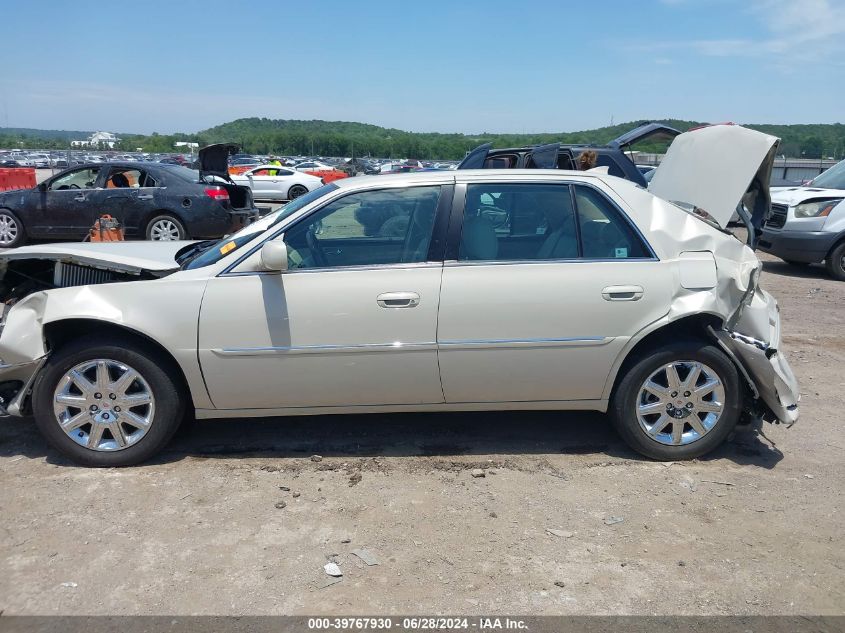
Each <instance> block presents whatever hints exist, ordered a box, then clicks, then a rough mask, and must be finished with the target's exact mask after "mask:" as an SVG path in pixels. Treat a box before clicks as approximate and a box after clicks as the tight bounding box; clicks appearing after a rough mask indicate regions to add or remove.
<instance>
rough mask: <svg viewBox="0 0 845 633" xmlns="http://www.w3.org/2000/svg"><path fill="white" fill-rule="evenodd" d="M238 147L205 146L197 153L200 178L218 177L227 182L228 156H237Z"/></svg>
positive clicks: (224, 144) (220, 144)
mask: <svg viewBox="0 0 845 633" xmlns="http://www.w3.org/2000/svg"><path fill="white" fill-rule="evenodd" d="M240 149H241V148H240V146H238V145H236V144H234V143H216V144H214V145H206V146H205V147H203V148H202V149H201V150H200V151H199V152H198V156H199V172H200V178H203V177H204V176H219V177H221V178H225V179H226V180H229V156H231V155H233V154H237V153H238V152H239V151H240Z"/></svg>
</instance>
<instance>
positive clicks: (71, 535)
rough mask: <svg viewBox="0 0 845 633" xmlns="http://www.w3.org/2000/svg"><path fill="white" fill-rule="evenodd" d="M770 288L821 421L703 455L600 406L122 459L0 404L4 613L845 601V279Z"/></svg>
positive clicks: (748, 610)
mask: <svg viewBox="0 0 845 633" xmlns="http://www.w3.org/2000/svg"><path fill="white" fill-rule="evenodd" d="M763 283H764V285H765V286H766V287H767V288H768V289H769V290H770V291H772V292H773V293H774V294H775V295H776V296H777V298H778V299H779V300H780V302H781V307H782V310H783V316H784V319H785V323H784V332H785V337H786V339H785V345H786V348H787V351H788V355H789V358H790V361H791V362H792V364H793V367H794V368H795V370H796V372H797V374H798V377H799V379H800V381H801V384H802V392H803V400H802V404H801V406H802V419H801V422H800V423H799V425H797V426H796V427H794V428H792V429H786V428H784V427H773V426H769V425H767V426H765V427H764V428H763V429H762V431H763V433H765V435H763V434H758V433H756V432H753V431H748V432H744V433H742V434H739V435H738V436H737V437H736V439H735V440H734V441H733V442H732V443H730V444H728V445H726V446H725V447H723V448H722V449H721V450H719V451H718V452H717V453H716V454H715V455H712V456H709V457H708V458H706V459H702V460H698V461H693V462H688V463H683V464H680V463H674V464H659V463H654V462H650V461H646V460H643V459H640V458H638V457H637V456H636V455H635V454H633V453H632V452H631V451H629V450H628V449H627V448H625V446H624V445H622V444H621V442H620V441H619V440H618V439H617V438H616V436H615V435H614V434H613V432H612V430H611V429H610V427H609V425H608V423H607V421H606V420H605V419H604V417H603V416H601V415H598V414H592V413H589V414H586V413H574V414H567V415H560V414H553V413H509V414H455V415H382V416H359V417H346V418H340V417H337V418H333V417H319V418H298V419H268V420H257V421H250V420H231V421H228V420H226V421H214V422H203V423H199V424H198V425H197V426H196V427H195V428H194V430H193V431H192V433H191V434H190V435H186V436H183V437H180V438H179V439H178V440H177V441H176V442H175V443H174V444H173V445H172V446H171V447H170V448H169V450H167V452H166V453H165V454H164V455H163V456H162V457H161V459H160V460H159V461H158V462H156V463H154V464H151V465H147V466H143V467H139V468H130V469H122V470H87V469H83V468H76V467H73V466H70V465H68V464H67V463H66V462H65V461H64V460H62V459H61V458H60V457H58V456H57V455H56V454H55V453H54V452H52V451H51V450H50V449H48V448H47V446H46V445H45V444H44V442H43V441H42V440H41V438H40V437H39V436H38V435H37V434H36V432H35V430H34V428H32V427H31V423H30V421H28V420H4V421H0V472H2V488H0V528H1V529H2V532H0V611H3V610H5V613H6V614H7V615H8V614H141V613H152V614H164V613H167V614H289V613H338V612H343V613H385V614H386V613H398V614H403V613H432V612H438V613H444V614H453V613H466V614H493V613H521V614H574V613H577V614H593V613H602V614H623V613H624V614H722V613H738V614H841V613H843V612H845V571H844V570H843V568H845V548H843V545H845V543H843V534H845V530H843V528H842V522H843V514H842V511H843V492H842V491H843V490H845V469H843V468H842V463H843V457H845V437H843V436H842V435H841V434H840V431H841V428H842V424H843V410H845V373H843V366H845V284H843V283H838V282H834V281H832V280H830V279H828V278H827V277H826V275H825V273H824V271H823V270H822V269H821V268H817V267H813V268H811V269H803V270H802V269H797V268H792V267H789V266H787V265H785V264H782V263H778V262H774V261H768V262H767V263H766V266H765V273H764V276H763ZM315 454H319V455H321V456H322V459H321V460H320V461H313V460H312V459H311V458H310V457H311V455H315ZM477 468H480V469H484V471H485V476H484V477H474V476H473V475H472V470H473V469H477ZM281 487H285V488H289V490H286V489H282V488H281ZM282 501H283V502H285V504H286V506H285V507H283V508H277V507H276V505H277V504H278V505H281V504H279V503H278V502H282ZM619 518H621V519H623V520H622V521H621V522H615V523H614V521H616V520H617V519H619ZM609 524H610V525H609ZM548 530H556V532H550V531H548ZM347 541H348V542H347ZM358 548H365V549H366V550H369V552H371V553H372V554H373V555H374V556H375V557H377V559H378V562H379V564H378V565H374V566H367V565H365V564H364V563H363V562H362V561H361V560H360V559H359V558H358V557H356V556H355V555H353V554H352V553H351V552H352V550H356V549H358ZM329 557H333V558H334V560H335V561H336V562H337V563H338V564H339V565H340V567H341V568H342V570H343V573H344V576H343V579H342V581H341V582H338V583H337V584H333V585H331V586H324V585H325V584H326V581H327V580H328V579H329V577H328V576H326V574H325V573H324V572H323V565H324V564H325V563H326V562H327V560H328V558H329Z"/></svg>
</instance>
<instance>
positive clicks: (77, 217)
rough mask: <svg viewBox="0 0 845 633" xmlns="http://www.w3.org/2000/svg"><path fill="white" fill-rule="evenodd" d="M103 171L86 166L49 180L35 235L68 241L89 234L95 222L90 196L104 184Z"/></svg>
mask: <svg viewBox="0 0 845 633" xmlns="http://www.w3.org/2000/svg"><path fill="white" fill-rule="evenodd" d="M101 171H102V170H101V168H100V167H99V166H88V167H82V168H80V169H74V170H71V171H68V172H66V173H64V174H60V175H59V176H57V177H56V178H53V179H51V180H48V181H47V182H46V183H45V188H44V190H43V191H40V192H39V200H38V208H37V213H35V217H34V223H33V228H34V229H35V232H36V233H38V234H45V235H49V236H51V237H68V238H78V237H82V236H84V235H85V234H86V233H88V230H89V229H90V228H91V226H92V225H93V224H94V220H95V210H94V206H93V205H92V204H91V201H89V197H90V196H91V195H92V194H93V193H95V192H96V191H97V188H98V186H99V185H100V178H101V175H102V174H101V173H100V172H101Z"/></svg>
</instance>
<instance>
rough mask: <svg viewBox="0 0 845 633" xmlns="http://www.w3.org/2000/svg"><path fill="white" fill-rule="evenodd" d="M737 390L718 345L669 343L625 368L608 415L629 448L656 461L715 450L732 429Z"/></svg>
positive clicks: (733, 371)
mask: <svg viewBox="0 0 845 633" xmlns="http://www.w3.org/2000/svg"><path fill="white" fill-rule="evenodd" d="M740 389H741V384H740V381H739V374H738V372H737V370H736V367H735V366H734V364H733V363H732V362H731V360H730V359H729V358H728V357H727V356H725V354H724V353H723V352H722V351H721V350H720V349H719V348H717V347H715V346H713V345H710V344H708V343H705V342H700V341H699V342H696V341H689V342H678V343H672V344H669V345H666V346H664V347H661V348H659V349H657V350H655V351H652V352H650V353H649V354H648V355H646V356H644V357H643V358H641V359H640V360H638V361H636V362H635V363H634V365H633V366H631V367H630V368H629V369H628V371H627V373H626V374H625V376H623V377H622V380H621V382H620V383H619V385H618V387H617V389H616V392H615V393H614V396H613V400H612V403H611V415H612V418H613V422H614V426H615V427H616V429H617V431H618V432H619V434H620V436H621V437H622V439H624V440H625V442H626V443H627V444H628V445H629V446H630V447H631V448H633V449H634V450H635V451H637V452H639V453H642V454H643V455H645V456H647V457H651V458H653V459H659V460H680V459H691V458H693V457H698V456H700V455H703V454H705V453H707V452H709V451H711V450H713V449H714V448H716V447H717V446H718V445H719V444H721V443H722V442H723V441H724V440H725V439H726V438H727V437H728V435H729V434H730V433H731V431H732V430H733V429H734V427H735V426H736V424H737V421H738V420H739V416H740V412H741V400H742V398H741V393H740Z"/></svg>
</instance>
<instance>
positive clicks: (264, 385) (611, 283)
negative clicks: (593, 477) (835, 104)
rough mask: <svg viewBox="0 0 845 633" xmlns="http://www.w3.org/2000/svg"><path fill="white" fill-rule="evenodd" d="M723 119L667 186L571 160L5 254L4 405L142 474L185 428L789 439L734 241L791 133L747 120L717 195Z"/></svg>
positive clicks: (651, 447)
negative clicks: (200, 236) (451, 420)
mask: <svg viewBox="0 0 845 633" xmlns="http://www.w3.org/2000/svg"><path fill="white" fill-rule="evenodd" d="M712 129H714V128H704V129H702V130H697V131H695V132H690V133H688V134H689V135H697V136H695V137H693V140H694V141H696V142H693V143H691V144H687V145H684V143H683V142H681V143H680V144H679V145H678V147H679V148H680V149H679V151H677V152H674V153H673V152H672V148H670V152H669V154H668V155H667V157H666V159H665V160H664V162H663V164H662V165H661V167H660V168H659V170H668V171H667V172H666V173H667V177H668V180H667V179H666V178H662V177H661V173H658V174H656V176H655V179H654V180H653V181H652V188H653V190H652V191H646V190H644V189H642V188H640V187H638V186H636V185H634V184H633V183H631V182H629V181H626V180H622V179H618V178H615V177H612V176H607V175H603V174H597V173H587V172H567V171H556V170H550V171H544V170H526V171H522V170H501V171H497V170H490V169H487V170H483V171H458V172H455V171H450V172H424V173H417V174H407V175H398V176H396V177H392V178H390V179H376V178H367V177H361V178H350V179H346V180H343V181H340V182H336V183H332V184H328V185H325V186H323V187H321V188H320V189H317V190H315V191H312V192H309V193H307V194H305V195H303V196H301V197H299V198H297V199H296V200H294V201H293V202H291V203H290V204H288V205H287V206H285V207H283V208H281V209H280V210H278V211H276V212H275V213H273V214H271V215H268V216H266V217H264V218H262V219H261V220H259V221H258V222H256V223H254V224H252V225H250V226H248V227H246V228H245V229H243V230H242V231H240V232H239V233H236V234H234V235H232V236H230V237H228V238H224V239H223V240H220V241H217V242H198V243H192V242H180V243H173V242H166V243H149V242H135V243H93V244H58V245H41V246H28V247H23V248H19V249H14V250H11V251H7V252H6V253H4V254H3V255H2V256H0V273H2V276H3V282H2V283H3V286H2V293H3V297H2V298H3V300H4V303H5V304H6V307H5V311H4V314H3V319H2V328H3V329H2V335H0V359H2V363H3V366H2V368H1V369H0V396H2V398H3V404H4V407H5V409H6V411H7V412H8V413H9V414H11V415H25V414H26V413H27V412H28V411H30V410H31V411H32V412H33V414H34V418H35V422H36V425H37V426H38V428H39V429H40V431H41V432H42V433H43V435H44V436H45V437H46V438H47V439H48V440H49V441H50V443H51V444H53V445H54V446H55V447H56V448H57V449H59V450H60V451H61V452H62V453H64V454H65V455H67V456H68V457H70V458H71V459H72V460H74V461H75V462H78V463H81V464H86V465H90V466H120V465H127V464H134V463H138V462H140V461H143V460H145V459H147V458H149V457H150V456H151V455H153V454H155V453H156V452H157V451H159V450H161V449H162V447H163V446H164V445H165V444H166V443H167V442H168V441H169V440H170V438H171V437H172V436H173V434H174V432H175V431H176V429H177V427H178V426H179V424H180V423H181V422H182V420H183V418H184V417H185V416H186V415H189V414H194V415H195V416H196V417H197V418H220V417H224V418H244V417H256V416H270V415H303V414H325V413H361V412H386V411H393V412H399V411H475V410H503V409H518V410H528V409H554V410H567V409H569V410H571V409H575V410H597V411H607V412H609V413H610V414H611V416H612V419H613V421H614V424H615V426H616V428H617V429H618V431H619V433H620V434H621V436H622V437H623V438H624V439H625V441H626V442H628V443H629V444H630V445H631V446H632V447H633V448H634V449H636V450H637V451H639V452H641V453H643V454H644V455H647V456H649V457H652V458H655V459H664V460H677V459H685V458H691V457H695V456H698V455H701V454H703V453H706V452H707V451H710V450H711V449H713V448H714V447H716V446H717V445H719V444H720V443H721V442H722V441H723V440H724V439H725V438H726V437H727V436H728V434H729V433H730V432H731V431H732V429H733V428H734V426H735V425H736V424H737V422H738V421H739V420H740V418H743V417H745V418H757V419H759V418H763V419H765V420H768V421H782V422H787V423H792V422H794V421H795V420H796V419H797V417H798V410H797V400H798V386H797V384H796V381H795V378H794V376H793V374H792V371H791V370H790V368H789V365H788V364H787V362H786V359H785V358H784V355H783V353H782V351H781V350H780V343H781V333H780V318H779V313H778V307H777V305H776V303H775V301H774V299H773V298H772V297H771V296H770V295H769V294H768V293H767V292H765V291H764V290H762V289H761V288H760V287H759V286H758V284H757V280H758V276H759V272H760V262H759V261H758V260H757V258H756V256H755V255H754V252H753V251H752V249H751V248H749V247H748V246H747V245H746V244H743V243H742V242H740V241H739V240H738V239H736V238H735V237H733V236H732V235H730V234H728V233H727V232H725V231H724V230H723V227H724V225H725V224H726V223H727V221H728V219H729V218H730V216H731V214H732V213H733V210H734V208H735V207H736V205H737V202H738V200H739V198H740V197H742V196H743V195H744V194H745V195H749V194H753V193H754V191H753V188H754V185H753V182H752V181H754V182H756V181H757V180H758V178H757V177H756V176H759V173H758V172H759V171H760V170H761V169H763V170H765V165H766V156H767V155H768V153H769V150H772V151H774V147H775V146H776V144H777V139H775V138H773V137H768V136H766V135H762V134H759V133H757V132H752V131H750V130H745V129H743V128H739V127H736V126H733V127H732V128H731V129H730V130H729V134H730V135H732V137H731V139H728V141H729V142H730V143H731V147H732V148H733V150H732V152H731V153H730V154H731V161H729V162H728V163H726V164H725V165H724V169H725V170H726V172H729V174H728V175H726V176H725V178H724V179H723V181H722V182H724V183H725V186H724V187H721V188H720V190H719V191H718V192H715V193H714V192H713V191H712V188H710V187H706V186H704V187H702V186H701V185H700V184H696V181H695V179H693V178H686V177H684V174H685V173H687V171H688V170H691V169H695V170H700V169H701V166H702V164H704V163H706V162H707V161H708V160H710V159H709V158H708V156H705V155H702V154H701V152H702V151H703V149H702V148H705V147H706V146H708V141H710V140H713V143H712V144H711V145H712V146H713V147H712V149H713V154H714V156H715V155H718V156H719V157H720V159H724V154H725V153H724V152H723V150H722V149H721V148H723V147H724V143H725V142H726V141H725V139H724V138H722V136H721V135H722V132H720V133H719V135H717V136H718V138H715V139H711V138H710V137H711V132H708V130H712ZM686 136H687V135H681V136H679V137H678V139H681V140H682V141H683V139H684V138H685V137H686ZM676 142H677V139H676ZM689 145H691V146H692V148H693V149H694V150H695V151H692V152H690V151H689V149H688V146H689ZM673 147H674V145H673ZM685 148H686V149H685ZM696 152H698V153H696ZM705 154H706V152H705ZM685 165H686V167H685ZM761 165H762V167H761ZM714 169H717V170H718V166H717V167H714ZM685 170H687V171H685ZM712 176H713V174H709V175H708V179H707V180H706V181H705V182H714V180H713V178H712ZM661 181H662V182H663V184H662V185H661ZM765 182H768V179H767V178H766V179H765ZM749 184H751V185H752V187H751V188H752V191H750V192H746V190H747V189H748V188H749ZM661 188H662V189H663V191H664V193H663V194H660V193H659V191H660V190H661ZM655 194H657V195H655ZM661 196H662V197H661ZM720 196H721V197H720Z"/></svg>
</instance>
